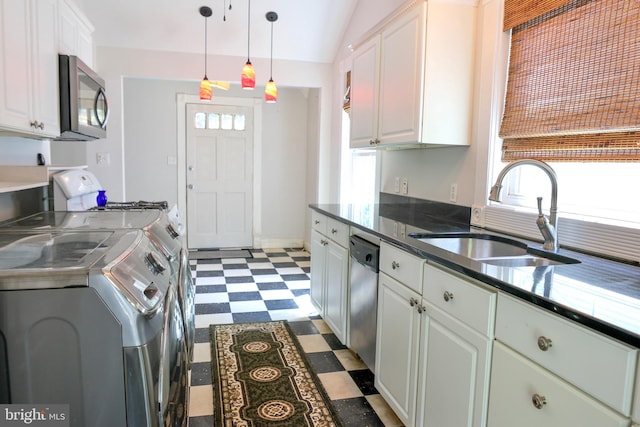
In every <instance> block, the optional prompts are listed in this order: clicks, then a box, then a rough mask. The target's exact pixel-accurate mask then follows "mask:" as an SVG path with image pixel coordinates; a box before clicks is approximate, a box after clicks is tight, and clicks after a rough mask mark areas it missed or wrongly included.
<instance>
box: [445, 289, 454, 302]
mask: <svg viewBox="0 0 640 427" xmlns="http://www.w3.org/2000/svg"><path fill="white" fill-rule="evenodd" d="M443 298H444V300H445V301H446V302H449V301H451V300H452V299H453V293H451V292H449V291H444V295H443Z"/></svg>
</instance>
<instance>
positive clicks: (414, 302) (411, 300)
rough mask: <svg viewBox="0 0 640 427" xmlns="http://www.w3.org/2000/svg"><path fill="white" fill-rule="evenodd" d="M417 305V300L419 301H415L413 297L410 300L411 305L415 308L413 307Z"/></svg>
mask: <svg viewBox="0 0 640 427" xmlns="http://www.w3.org/2000/svg"><path fill="white" fill-rule="evenodd" d="M417 303H418V300H417V299H415V298H413V297H411V298H409V305H410V306H411V307H413V306H414V305H416V304H417Z"/></svg>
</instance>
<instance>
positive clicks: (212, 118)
mask: <svg viewBox="0 0 640 427" xmlns="http://www.w3.org/2000/svg"><path fill="white" fill-rule="evenodd" d="M194 124H195V128H196V129H221V130H236V131H243V130H245V116H244V114H219V113H204V112H197V113H195V115H194Z"/></svg>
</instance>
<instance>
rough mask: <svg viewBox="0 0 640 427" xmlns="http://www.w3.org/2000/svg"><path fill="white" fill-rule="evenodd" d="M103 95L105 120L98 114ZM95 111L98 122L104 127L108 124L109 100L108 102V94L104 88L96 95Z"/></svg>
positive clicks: (94, 101) (94, 100)
mask: <svg viewBox="0 0 640 427" xmlns="http://www.w3.org/2000/svg"><path fill="white" fill-rule="evenodd" d="M101 96H102V99H103V100H104V120H100V117H99V116H98V99H100V97H101ZM93 111H94V113H93V114H95V116H96V120H97V121H98V124H99V125H100V127H101V128H103V129H104V128H105V127H106V126H107V122H108V121H109V102H107V95H106V94H105V93H104V90H103V89H102V88H100V89H98V92H97V93H96V97H95V98H94V99H93Z"/></svg>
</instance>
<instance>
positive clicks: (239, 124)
mask: <svg viewBox="0 0 640 427" xmlns="http://www.w3.org/2000/svg"><path fill="white" fill-rule="evenodd" d="M244 120H245V119H244V114H236V115H235V116H234V120H233V128H234V129H235V130H244V129H245V122H244Z"/></svg>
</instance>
